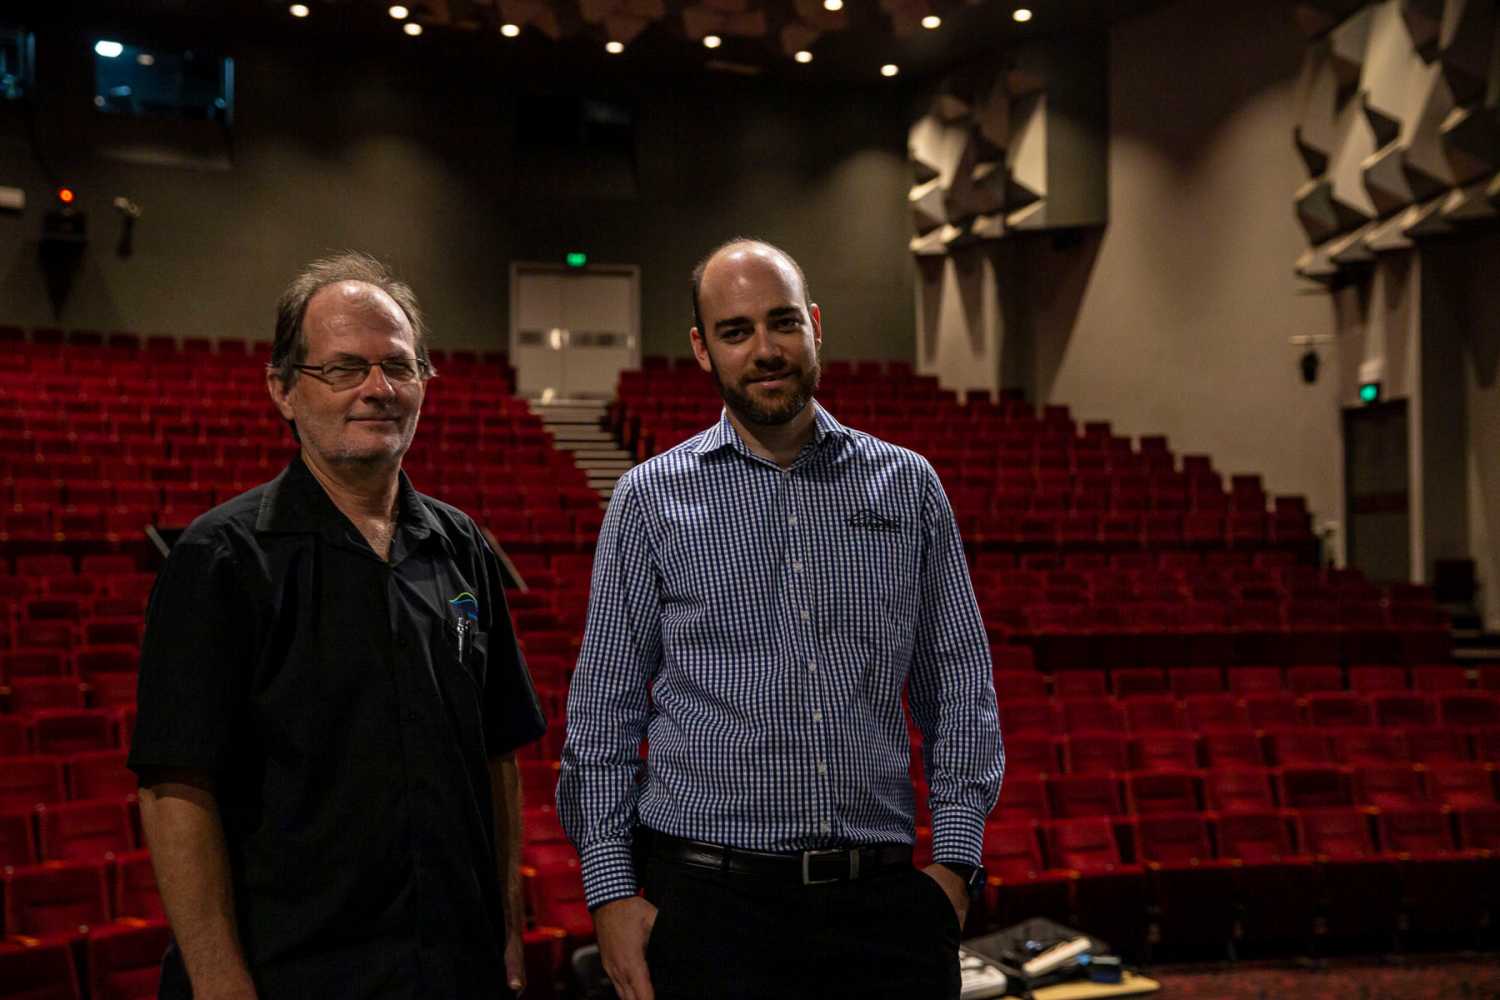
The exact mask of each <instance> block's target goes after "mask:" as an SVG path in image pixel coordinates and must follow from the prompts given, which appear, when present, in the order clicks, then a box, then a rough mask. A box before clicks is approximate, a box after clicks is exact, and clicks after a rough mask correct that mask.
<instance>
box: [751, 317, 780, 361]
mask: <svg viewBox="0 0 1500 1000" xmlns="http://www.w3.org/2000/svg"><path fill="white" fill-rule="evenodd" d="M753 346H754V349H755V350H754V360H755V365H756V367H758V368H763V369H765V370H766V371H775V370H777V369H778V368H782V367H784V366H785V361H784V360H783V357H782V353H781V345H780V344H779V343H777V341H776V338H775V337H773V336H771V331H770V330H768V329H766V328H765V326H763V325H762V326H757V327H756V328H755V343H754V345H753Z"/></svg>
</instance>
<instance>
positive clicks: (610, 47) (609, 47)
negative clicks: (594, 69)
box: [604, 40, 625, 56]
mask: <svg viewBox="0 0 1500 1000" xmlns="http://www.w3.org/2000/svg"><path fill="white" fill-rule="evenodd" d="M604 51H605V52H608V53H609V54H610V55H612V56H617V55H619V54H620V53H621V52H624V51H625V43H624V42H616V41H613V40H611V41H608V42H605V43H604Z"/></svg>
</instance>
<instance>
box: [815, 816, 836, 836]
mask: <svg viewBox="0 0 1500 1000" xmlns="http://www.w3.org/2000/svg"><path fill="white" fill-rule="evenodd" d="M832 829H833V827H832V826H830V825H829V824H828V821H827V820H826V819H825V820H823V822H821V823H819V824H818V832H819V833H827V832H828V831H829V830H832Z"/></svg>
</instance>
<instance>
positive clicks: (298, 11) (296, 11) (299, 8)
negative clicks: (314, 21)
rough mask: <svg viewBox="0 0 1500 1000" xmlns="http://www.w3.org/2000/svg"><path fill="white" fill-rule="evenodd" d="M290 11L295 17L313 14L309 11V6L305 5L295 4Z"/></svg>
mask: <svg viewBox="0 0 1500 1000" xmlns="http://www.w3.org/2000/svg"><path fill="white" fill-rule="evenodd" d="M288 10H289V11H290V13H291V15H292V16H293V17H306V16H307V15H308V14H311V13H312V11H311V10H309V9H308V7H307V4H305V3H294V4H292V6H291V7H290V8H288Z"/></svg>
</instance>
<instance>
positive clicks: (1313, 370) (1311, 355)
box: [1297, 347, 1323, 385]
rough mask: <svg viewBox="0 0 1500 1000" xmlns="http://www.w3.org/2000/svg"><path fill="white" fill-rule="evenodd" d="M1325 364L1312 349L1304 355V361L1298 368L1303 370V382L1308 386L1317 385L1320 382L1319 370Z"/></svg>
mask: <svg viewBox="0 0 1500 1000" xmlns="http://www.w3.org/2000/svg"><path fill="white" fill-rule="evenodd" d="M1322 364H1323V359H1322V358H1320V357H1318V352H1317V351H1315V350H1313V349H1312V348H1311V347H1309V348H1308V349H1307V352H1306V353H1305V354H1303V355H1302V360H1301V361H1299V362H1297V366H1298V367H1299V368H1301V369H1302V381H1304V382H1306V383H1307V384H1308V385H1315V384H1317V381H1318V368H1319V367H1320V366H1321V365H1322Z"/></svg>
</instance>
